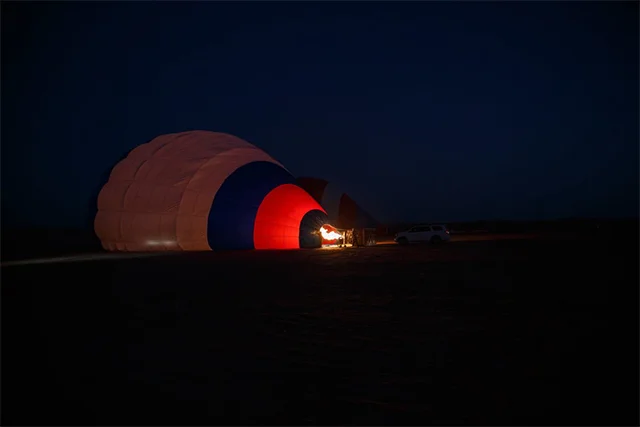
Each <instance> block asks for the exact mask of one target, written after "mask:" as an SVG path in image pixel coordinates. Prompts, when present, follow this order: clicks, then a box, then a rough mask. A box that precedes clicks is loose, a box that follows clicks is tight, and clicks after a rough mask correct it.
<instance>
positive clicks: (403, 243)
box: [398, 237, 409, 245]
mask: <svg viewBox="0 0 640 427" xmlns="http://www.w3.org/2000/svg"><path fill="white" fill-rule="evenodd" d="M407 243H409V241H408V240H407V238H406V237H401V238H399V239H398V244H399V245H406V244H407Z"/></svg>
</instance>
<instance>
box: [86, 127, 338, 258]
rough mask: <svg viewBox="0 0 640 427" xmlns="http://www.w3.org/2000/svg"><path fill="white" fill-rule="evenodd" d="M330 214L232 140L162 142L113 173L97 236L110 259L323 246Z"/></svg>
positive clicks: (212, 135) (273, 165)
mask: <svg viewBox="0 0 640 427" xmlns="http://www.w3.org/2000/svg"><path fill="white" fill-rule="evenodd" d="M326 222H327V215H326V211H325V210H324V209H323V208H322V207H321V206H320V204H319V203H318V202H317V201H316V200H314V199H313V197H311V196H310V195H309V194H308V193H307V192H306V191H305V190H303V189H302V188H301V187H299V186H298V185H296V183H295V178H294V177H293V176H292V175H291V174H290V173H289V171H287V169H285V168H284V167H283V166H282V165H281V164H280V163H279V162H277V161H276V160H274V159H273V158H272V157H271V156H269V155H268V154H267V153H265V152H264V151H262V150H261V149H259V148H257V147H255V146H254V145H252V144H250V143H248V142H246V141H243V140H242V139H240V138H237V137H235V136H233V135H229V134H225V133H216V132H209V131H190V132H182V133H174V134H168V135H162V136H159V137H157V138H155V139H153V140H152V141H150V142H148V143H146V144H143V145H140V146H138V147H136V148H134V149H133V150H132V151H131V152H130V153H129V154H128V155H127V156H126V157H125V158H124V159H123V160H121V161H120V162H119V163H117V164H116V165H115V167H114V168H113V169H112V171H111V174H110V176H109V180H108V181H107V183H106V184H105V185H104V186H103V187H102V189H101V190H100V193H99V195H98V211H97V214H96V217H95V221H94V229H95V232H96V234H97V235H98V237H99V238H100V240H101V242H102V246H103V247H104V248H105V249H107V250H111V251H157V250H185V251H187V250H212V249H213V250H217V249H294V248H300V247H316V246H319V245H320V244H321V241H320V237H319V236H318V230H319V229H320V228H321V226H322V225H323V224H324V223H326Z"/></svg>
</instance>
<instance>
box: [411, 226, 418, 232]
mask: <svg viewBox="0 0 640 427" xmlns="http://www.w3.org/2000/svg"><path fill="white" fill-rule="evenodd" d="M418 228H419V227H413V228H410V229H409V233H415V232H416V231H418Z"/></svg>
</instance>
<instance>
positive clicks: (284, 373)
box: [1, 234, 638, 425]
mask: <svg viewBox="0 0 640 427" xmlns="http://www.w3.org/2000/svg"><path fill="white" fill-rule="evenodd" d="M1 272H2V301H3V303H2V359H3V360H2V362H3V363H2V368H3V370H2V395H3V402H2V403H3V404H2V424H3V425H123V424H126V425H143V424H154V425H189V424H190V425H213V424H227V425H229V424H243V425H247V424H263V425H265V424H280V425H282V424H303V425H307V424H315V425H318V424H321V425H328V424H348V425H353V424H368V425H383V424H386V425H393V424H395V425H402V424H405V425H406V424H421V425H425V424H430V425H452V424H456V425H460V424H465V425H467V424H470V425H514V424H515V425H550V424H553V425H638V247H637V236H630V237H629V238H621V237H620V236H616V237H615V238H614V237H613V236H598V237H597V238H594V237H593V236H584V237H580V236H536V235H531V234H529V235H512V236H510V237H509V238H506V237H505V236H501V237H498V236H492V235H485V236H480V237H478V236H475V237H473V238H466V239H465V238H464V237H454V239H453V241H452V242H449V243H448V244H442V245H418V246H407V247H400V246H397V245H393V244H389V243H388V242H387V243H386V244H380V245H377V246H375V247H367V248H346V249H316V250H296V251H239V252H220V253H186V254H178V255H175V254H171V255H167V256H164V255H162V256H154V257H148V258H146V257H145V258H116V257H114V258H109V257H106V258H104V259H96V260H84V261H83V262H60V263H48V264H42V265H5V266H3V267H2V271H1Z"/></svg>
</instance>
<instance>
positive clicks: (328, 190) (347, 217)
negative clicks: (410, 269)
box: [296, 177, 378, 229]
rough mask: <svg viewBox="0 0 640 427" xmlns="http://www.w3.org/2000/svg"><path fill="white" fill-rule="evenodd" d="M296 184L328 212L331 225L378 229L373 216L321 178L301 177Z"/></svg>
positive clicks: (338, 188)
mask: <svg viewBox="0 0 640 427" xmlns="http://www.w3.org/2000/svg"><path fill="white" fill-rule="evenodd" d="M296 184H298V185H299V186H300V187H302V188H303V189H305V190H306V191H307V193H309V194H310V195H311V196H312V197H313V198H314V200H315V201H316V202H318V203H319V204H320V205H321V206H322V207H323V208H324V209H325V211H326V213H327V215H328V217H329V223H330V224H332V225H335V226H336V227H338V228H360V229H362V228H376V227H377V226H378V221H376V220H375V219H374V218H373V217H372V216H371V214H369V213H368V212H367V211H365V210H364V209H362V208H361V207H360V206H359V205H358V204H357V203H356V202H355V201H354V200H353V199H352V198H351V197H350V196H349V195H348V194H347V193H345V192H344V190H343V189H342V188H341V187H340V186H339V185H336V184H335V183H333V182H328V181H326V180H324V179H321V178H312V177H300V178H298V179H297V180H296Z"/></svg>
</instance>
